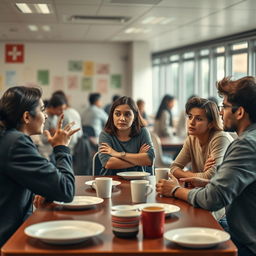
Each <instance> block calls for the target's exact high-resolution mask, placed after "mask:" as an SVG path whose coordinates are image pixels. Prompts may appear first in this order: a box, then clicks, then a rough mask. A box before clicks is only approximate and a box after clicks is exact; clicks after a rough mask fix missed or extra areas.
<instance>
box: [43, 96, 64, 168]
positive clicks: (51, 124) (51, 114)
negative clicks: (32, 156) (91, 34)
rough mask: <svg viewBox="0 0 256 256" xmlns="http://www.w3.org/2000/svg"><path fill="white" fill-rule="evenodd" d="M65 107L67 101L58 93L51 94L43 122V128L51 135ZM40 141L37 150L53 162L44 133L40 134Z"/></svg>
mask: <svg viewBox="0 0 256 256" xmlns="http://www.w3.org/2000/svg"><path fill="white" fill-rule="evenodd" d="M66 108H67V101H66V99H65V98H63V97H62V96H60V95H52V97H51V98H50V100H49V101H48V104H47V105H46V106H45V112H46V114H47V119H46V121H45V124H44V129H45V130H48V131H49V132H50V134H51V135H53V134H55V132H56V127H57V122H58V118H59V117H60V116H61V115H62V114H63V113H64V110H65V109H66ZM40 139H41V143H40V144H38V150H39V152H40V153H41V155H42V156H44V157H46V158H47V159H49V160H51V161H52V162H53V163H55V159H54V158H53V156H52V147H51V145H50V143H49V142H48V138H47V137H46V136H45V135H41V138H40Z"/></svg>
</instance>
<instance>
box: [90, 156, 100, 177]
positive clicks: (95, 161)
mask: <svg viewBox="0 0 256 256" xmlns="http://www.w3.org/2000/svg"><path fill="white" fill-rule="evenodd" d="M99 153H100V152H96V153H95V154H94V156H93V158H92V176H98V175H100V171H101V168H102V164H101V161H100V158H99Z"/></svg>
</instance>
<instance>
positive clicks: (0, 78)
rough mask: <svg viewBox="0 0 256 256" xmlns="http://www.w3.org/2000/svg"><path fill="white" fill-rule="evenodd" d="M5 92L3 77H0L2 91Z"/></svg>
mask: <svg viewBox="0 0 256 256" xmlns="http://www.w3.org/2000/svg"><path fill="white" fill-rule="evenodd" d="M3 90H4V84H3V76H1V75H0V91H3Z"/></svg>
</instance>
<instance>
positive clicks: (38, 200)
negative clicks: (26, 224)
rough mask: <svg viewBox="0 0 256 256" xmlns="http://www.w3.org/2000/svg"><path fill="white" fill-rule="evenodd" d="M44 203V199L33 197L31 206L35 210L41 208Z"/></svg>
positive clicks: (37, 196)
mask: <svg viewBox="0 0 256 256" xmlns="http://www.w3.org/2000/svg"><path fill="white" fill-rule="evenodd" d="M44 203H45V198H44V197H42V196H39V195H35V197H34V200H33V204H34V206H35V207H36V208H42V207H43V206H44Z"/></svg>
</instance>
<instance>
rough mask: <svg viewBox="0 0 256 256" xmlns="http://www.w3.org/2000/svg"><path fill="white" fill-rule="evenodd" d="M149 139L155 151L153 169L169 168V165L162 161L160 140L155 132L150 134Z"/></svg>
mask: <svg viewBox="0 0 256 256" xmlns="http://www.w3.org/2000/svg"><path fill="white" fill-rule="evenodd" d="M150 135H151V139H152V142H153V146H154V149H155V162H154V166H155V167H170V163H171V162H170V163H166V162H164V160H163V150H162V145H161V140H160V138H159V137H158V135H157V134H156V133H155V132H152V131H151V132H150Z"/></svg>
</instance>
